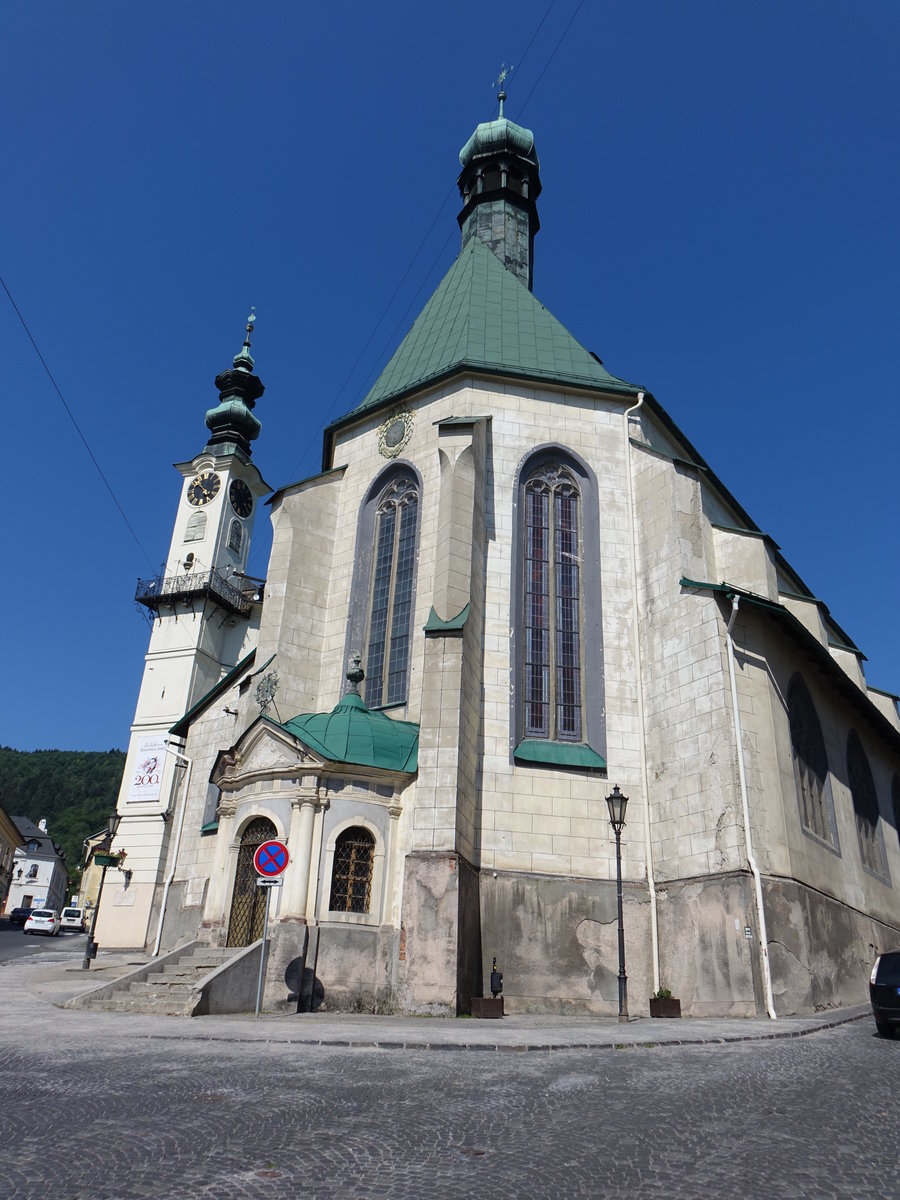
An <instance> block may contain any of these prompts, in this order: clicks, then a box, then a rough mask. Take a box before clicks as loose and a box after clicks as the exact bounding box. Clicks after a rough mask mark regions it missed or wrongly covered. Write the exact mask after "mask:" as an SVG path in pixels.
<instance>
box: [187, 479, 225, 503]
mask: <svg viewBox="0 0 900 1200" xmlns="http://www.w3.org/2000/svg"><path fill="white" fill-rule="evenodd" d="M221 486H222V481H221V479H220V478H219V477H218V475H217V474H216V473H215V471H204V472H203V473H202V474H201V475H196V476H195V477H194V478H193V479H192V480H191V482H190V484H189V485H188V490H187V498H188V504H193V505H194V507H195V508H200V507H202V506H203V505H204V504H209V502H210V500H213V499H215V497H216V495H217V494H218V491H219V488H220V487H221Z"/></svg>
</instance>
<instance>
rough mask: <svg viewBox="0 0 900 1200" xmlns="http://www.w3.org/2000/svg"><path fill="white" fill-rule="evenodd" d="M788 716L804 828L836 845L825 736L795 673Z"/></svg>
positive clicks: (808, 696) (801, 682) (789, 694)
mask: <svg viewBox="0 0 900 1200" xmlns="http://www.w3.org/2000/svg"><path fill="white" fill-rule="evenodd" d="M788 719H789V721H790V726H791V748H792V750H793V752H794V782H795V783H796V785H797V801H798V803H799V805H800V820H801V822H802V824H803V828H804V829H806V830H808V832H809V833H813V834H815V835H816V837H820V838H822V839H823V841H826V842H828V843H829V845H831V846H836V845H837V831H836V829H835V826H834V819H833V814H832V810H831V803H830V801H831V796H830V789H829V785H828V755H827V753H826V751H825V739H824V738H823V737H822V726H821V725H820V724H819V718H818V716H817V715H816V709H815V705H814V704H813V701H812V696H810V694H809V689H808V688H807V686H806V684H805V683H804V682H803V680H802V679H801V678H800V676H799V675H795V676H794V678H793V679H792V680H791V685H790V687H789V688H788Z"/></svg>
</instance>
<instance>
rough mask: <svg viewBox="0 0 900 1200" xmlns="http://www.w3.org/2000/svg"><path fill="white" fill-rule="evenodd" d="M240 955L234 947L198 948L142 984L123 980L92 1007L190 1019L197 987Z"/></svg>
mask: <svg viewBox="0 0 900 1200" xmlns="http://www.w3.org/2000/svg"><path fill="white" fill-rule="evenodd" d="M237 953H238V950H237V949H235V948H234V947H225V946H201V947H195V948H194V949H193V950H191V951H190V952H188V953H186V954H185V955H184V956H183V957H181V958H179V959H178V960H177V961H175V962H168V963H166V964H165V966H162V967H160V968H159V969H158V970H156V971H154V972H152V974H150V975H147V976H145V977H144V979H142V980H141V981H140V982H137V983H131V984H127V983H125V982H124V981H123V982H122V983H121V984H120V986H119V988H118V990H117V991H114V992H110V993H107V994H106V995H105V996H104V997H103V998H102V999H97V1000H93V1001H91V1002H90V1007H91V1008H97V1009H101V1010H103V1011H104V1012H122V1013H124V1012H142V1013H153V1014H156V1015H160V1016H172V1017H187V1016H190V1014H191V1012H192V1011H193V1008H194V1005H195V1004H196V1002H197V998H198V993H197V990H196V985H197V984H198V983H199V982H200V980H201V979H203V978H204V977H205V976H206V975H209V974H210V972H211V971H215V970H216V969H217V968H218V967H221V966H222V964H223V963H226V962H228V961H230V959H232V958H233V957H234V955H235V954H237Z"/></svg>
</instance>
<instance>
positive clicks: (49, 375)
mask: <svg viewBox="0 0 900 1200" xmlns="http://www.w3.org/2000/svg"><path fill="white" fill-rule="evenodd" d="M0 284H2V285H3V290H4V292H6V294H7V296H8V297H9V302H10V304H11V305H12V306H13V309H14V310H15V314H16V316H17V317H18V318H19V320H20V321H21V323H22V328H23V329H24V330H25V332H26V333H27V334H28V340H29V341H30V342H31V344H32V346H33V347H34V352H35V354H36V355H37V356H38V358H39V359H40V363H41V366H42V367H43V368H44V370H45V371H46V372H47V378H48V379H49V380H50V382H51V383H52V384H53V390H54V391H55V392H56V394H57V396H59V398H60V400H61V401H62V406H63V408H64V409H65V410H66V413H67V414H68V417H69V420H70V421H71V422H72V424H73V425H74V426H75V432H76V433H77V434H78V436H79V437H80V438H81V441H82V443H83V445H84V448H85V450H87V452H88V456H89V457H90V460H91V462H92V463H93V464H94V466H95V467H96V469H97V474H98V475H99V476H100V478H101V479H102V480H103V485H104V487H105V488H106V490H107V491H108V492H109V494H110V496H111V497H112V502H113V504H115V506H116V508H117V509H118V510H119V515H120V516H121V518H122V520H123V521H124V522H125V524H126V525H127V527H128V532H129V533H130V534H131V536H132V537H133V538H134V540H135V543H136V544H137V548H138V549H139V550H140V552H141V554H143V556H144V558H145V559H146V560H147V563H148V564H149V566H150V569H151V570H154V569H155V568H154V566H153V564H152V563H151V562H150V555H149V554H148V553H147V551H146V550H145V549H144V547H143V545H142V544H141V539H140V538H139V537H138V535H137V534H136V533H135V532H134V529H133V528H132V525H131V522H130V521H129V520H128V517H127V516H126V514H125V509H124V508H123V507H122V505H121V504H120V503H119V498H118V496H117V495H116V493H115V492H114V491H113V489H112V485H111V484H110V482H109V480H108V479H107V478H106V476H105V475H104V474H103V468H102V467H101V466H100V464H99V462H98V461H97V456H96V455H95V454H94V452H93V450H92V449H91V447H90V444H89V442H88V440H87V438H86V437H85V436H84V434H83V433H82V432H81V426H80V425H79V424H78V422H77V421H76V420H75V414H74V413H73V412H72V410H71V408H69V406H68V404H67V403H66V398H65V396H64V395H63V394H62V392H61V390H60V387H59V384H58V383H57V382H56V380H55V379H54V378H53V372H52V371H51V370H50V368H49V367H48V366H47V360H46V359H45V358H44V356H43V354H41V351H40V347H39V346H38V344H37V342H36V341H35V340H34V335H33V334H32V332H31V330H30V329H29V328H28V324H27V322H26V320H25V318H24V317H23V316H22V313H21V311H20V309H19V306H18V304H16V302H15V300H14V299H13V295H12V292H11V291H10V290H9V288H8V287H7V286H6V280H5V279H4V278H3V276H2V275H0Z"/></svg>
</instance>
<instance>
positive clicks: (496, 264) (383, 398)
mask: <svg viewBox="0 0 900 1200" xmlns="http://www.w3.org/2000/svg"><path fill="white" fill-rule="evenodd" d="M465 367H470V368H472V369H473V370H476V371H486V372H489V373H492V374H502V375H513V376H518V377H520V378H523V379H531V380H535V381H537V382H541V381H546V382H552V383H561V384H564V385H568V386H571V387H576V388H590V389H591V390H592V391H597V390H600V391H612V392H627V393H633V392H635V391H636V390H637V388H636V385H635V384H632V383H627V382H626V381H625V380H624V379H617V378H616V376H615V375H610V373H609V372H608V371H606V370H605V369H604V368H603V367H602V366H601V365H600V363H599V362H598V361H597V359H596V358H594V356H593V355H592V354H591V353H590V352H589V351H588V350H585V348H584V346H582V345H581V344H580V343H579V342H577V341H576V340H575V338H574V337H573V336H572V334H571V333H569V331H568V330H567V329H566V328H565V326H563V325H561V324H560V322H559V321H557V319H556V317H554V316H553V314H552V313H551V312H550V311H549V310H548V309H546V308H545V307H544V306H543V304H541V303H540V301H539V300H536V299H535V297H534V296H533V295H532V293H531V292H530V291H529V290H528V288H527V287H525V285H524V284H522V283H520V281H519V280H518V279H517V278H516V276H515V275H513V273H512V272H511V271H508V270H507V269H506V267H504V265H503V264H502V263H501V262H500V260H499V258H497V256H496V255H495V254H493V253H492V252H491V251H490V250H489V249H488V248H487V246H485V244H484V243H483V242H482V241H480V240H479V239H478V238H477V237H474V238H472V239H471V240H470V241H469V243H468V245H467V246H465V247H464V249H463V250H462V252H461V253H460V255H459V257H458V258H457V260H456V261H455V262H454V264H453V266H452V267H451V268H450V270H449V271H448V272H447V274H446V275H445V276H444V278H443V279H442V280H441V282H440V283H439V284H438V286H437V289H436V290H435V292H434V294H433V295H432V297H431V299H430V300H429V301H428V303H427V304H426V305H425V307H424V308H423V309H422V311H421V313H420V314H419V316H418V317H417V318H416V321H415V323H414V324H413V327H412V328H411V329H410V331H409V333H408V334H407V335H406V337H405V338H404V339H403V341H402V342H401V343H400V345H399V346H398V347H397V350H396V352H395V354H394V356H393V358H391V360H390V362H389V363H388V364H387V366H386V367H385V368H384V370H383V371H382V372H381V375H380V376H379V377H378V379H377V381H376V382H375V385H374V387H373V388H372V389H371V391H370V392H369V394H368V395H367V396H366V398H365V400H363V402H362V404H361V405H360V406H359V407H358V408H356V409H354V410H353V412H352V413H350V414H348V416H356V415H357V414H359V413H362V412H365V411H366V410H367V409H371V408H376V407H378V406H380V405H381V404H384V403H387V402H388V401H390V400H395V399H398V398H399V397H400V396H402V395H404V394H406V393H407V392H410V391H412V390H413V389H414V388H419V387H422V386H423V385H425V384H428V383H433V382H436V381H437V380H439V379H441V378H442V377H444V376H447V375H450V374H452V373H454V372H455V371H457V370H460V369H462V368H465ZM347 419H348V417H342V418H341V419H340V420H339V421H335V422H334V423H333V424H334V425H340V424H342V423H343V422H344V421H346V420H347Z"/></svg>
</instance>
